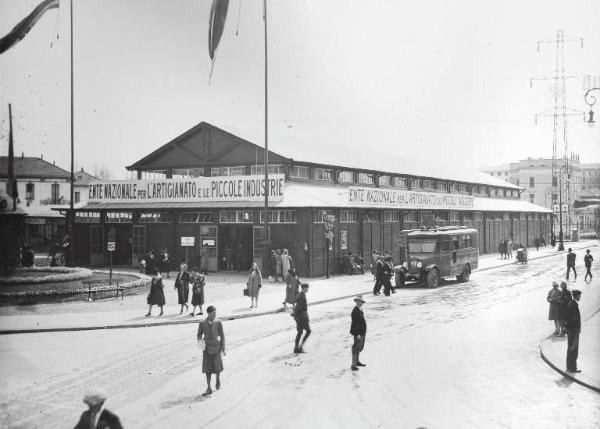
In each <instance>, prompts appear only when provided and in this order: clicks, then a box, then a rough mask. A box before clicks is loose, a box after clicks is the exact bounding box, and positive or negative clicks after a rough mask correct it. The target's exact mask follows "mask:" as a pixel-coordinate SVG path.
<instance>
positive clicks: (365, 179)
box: [358, 173, 373, 185]
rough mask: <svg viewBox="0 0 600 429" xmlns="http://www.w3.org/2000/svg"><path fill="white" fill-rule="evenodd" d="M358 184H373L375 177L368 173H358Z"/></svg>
mask: <svg viewBox="0 0 600 429" xmlns="http://www.w3.org/2000/svg"><path fill="white" fill-rule="evenodd" d="M358 183H363V184H365V185H372V184H373V175H372V174H368V173H358Z"/></svg>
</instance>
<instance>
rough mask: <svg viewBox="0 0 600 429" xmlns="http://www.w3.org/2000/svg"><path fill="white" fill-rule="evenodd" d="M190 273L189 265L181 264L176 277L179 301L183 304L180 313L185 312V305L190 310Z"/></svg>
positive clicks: (186, 309)
mask: <svg viewBox="0 0 600 429" xmlns="http://www.w3.org/2000/svg"><path fill="white" fill-rule="evenodd" d="M189 285H190V274H189V273H188V272H187V265H186V264H181V266H180V267H179V272H178V273H177V278H176V279H175V289H177V303H178V304H179V305H181V310H179V314H183V307H185V311H188V305H187V302H188V296H189V294H190V286H189Z"/></svg>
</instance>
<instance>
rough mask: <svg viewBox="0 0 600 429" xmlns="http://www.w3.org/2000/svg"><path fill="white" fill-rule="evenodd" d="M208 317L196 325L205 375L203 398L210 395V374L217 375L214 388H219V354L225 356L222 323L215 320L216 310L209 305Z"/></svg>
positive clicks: (221, 365)
mask: <svg viewBox="0 0 600 429" xmlns="http://www.w3.org/2000/svg"><path fill="white" fill-rule="evenodd" d="M206 312H207V313H208V316H207V317H206V319H204V320H202V321H201V322H200V324H199V325H198V334H197V336H196V338H197V340H198V343H199V344H200V347H201V348H202V349H203V352H202V372H203V373H205V374H206V384H207V386H208V387H207V389H206V392H204V393H203V396H207V395H210V394H211V393H212V389H211V387H210V379H211V376H212V374H217V382H216V384H215V387H216V388H217V390H219V389H220V388H221V372H222V371H223V359H222V358H221V353H223V356H225V354H226V353H225V333H224V331H223V323H221V321H220V320H219V319H217V309H216V308H215V307H214V306H212V305H209V306H208V308H207V309H206Z"/></svg>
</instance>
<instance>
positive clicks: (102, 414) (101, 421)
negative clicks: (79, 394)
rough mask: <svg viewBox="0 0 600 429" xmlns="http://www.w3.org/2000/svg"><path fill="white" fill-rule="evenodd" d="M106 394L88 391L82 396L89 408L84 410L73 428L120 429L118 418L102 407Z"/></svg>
mask: <svg viewBox="0 0 600 429" xmlns="http://www.w3.org/2000/svg"><path fill="white" fill-rule="evenodd" d="M104 401H106V396H104V395H103V394H101V393H97V392H94V393H88V394H87V395H85V396H84V397H83V402H85V403H86V404H87V406H88V407H89V409H88V410H87V411H84V412H83V413H82V414H81V417H80V418H79V422H78V423H77V426H75V429H89V428H96V429H122V428H123V426H121V422H120V421H119V418H118V417H117V416H116V415H114V414H113V413H111V412H110V411H108V410H107V409H105V408H104Z"/></svg>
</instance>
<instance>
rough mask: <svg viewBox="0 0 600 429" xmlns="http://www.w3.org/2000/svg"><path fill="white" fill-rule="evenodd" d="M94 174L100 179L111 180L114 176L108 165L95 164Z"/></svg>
mask: <svg viewBox="0 0 600 429" xmlns="http://www.w3.org/2000/svg"><path fill="white" fill-rule="evenodd" d="M92 174H93V175H94V176H95V177H97V178H98V179H100V180H110V178H111V176H112V173H111V171H110V170H109V169H108V167H107V166H106V165H100V166H99V165H94V172H93V173H92Z"/></svg>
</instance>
